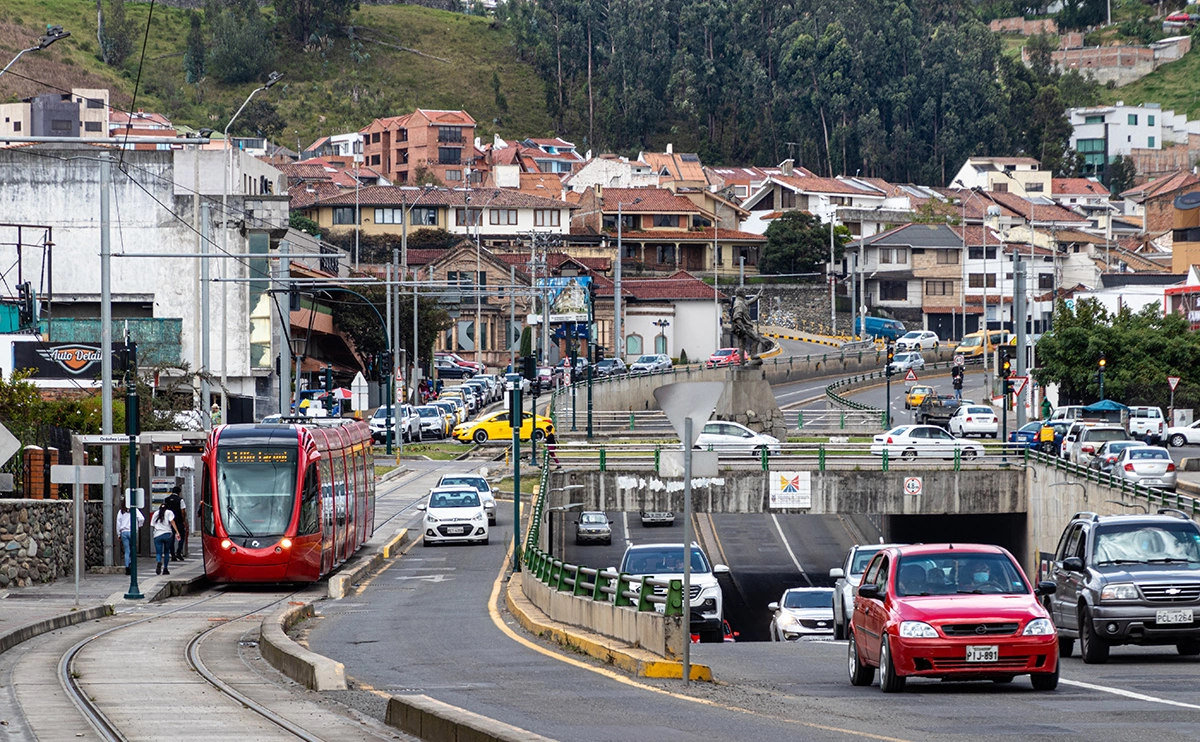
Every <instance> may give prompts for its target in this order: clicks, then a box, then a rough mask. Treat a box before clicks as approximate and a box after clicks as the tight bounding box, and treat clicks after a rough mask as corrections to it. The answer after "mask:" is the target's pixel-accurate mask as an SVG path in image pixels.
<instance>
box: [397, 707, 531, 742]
mask: <svg viewBox="0 0 1200 742" xmlns="http://www.w3.org/2000/svg"><path fill="white" fill-rule="evenodd" d="M384 722H385V723H386V724H387V725H388V726H392V727H396V728H397V729H399V730H400V731H402V732H406V733H408V734H411V735H413V736H414V737H417V738H418V739H422V740H426V741H427V742H468V741H469V742H553V740H551V739H550V738H549V737H543V736H541V735H540V734H534V733H533V732H528V731H525V730H524V729H521V728H519V727H514V726H509V725H508V724H504V723H502V722H499V721H495V720H494V719H489V718H488V717H486V716H480V715H479V714H476V713H473V712H471V711H467V710H466V709H463V708H459V707H458V706H451V705H450V704H448V703H442V702H441V701H437V700H434V699H432V698H430V697H429V696H422V695H413V696H409V695H404V696H392V697H390V698H389V699H388V704H387V711H386V712H385V715H384Z"/></svg>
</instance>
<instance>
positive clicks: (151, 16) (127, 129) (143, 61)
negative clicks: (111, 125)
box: [119, 0, 155, 164]
mask: <svg viewBox="0 0 1200 742" xmlns="http://www.w3.org/2000/svg"><path fill="white" fill-rule="evenodd" d="M154 2H155V0H150V13H149V14H148V15H147V16H146V33H145V34H144V35H143V36H142V54H141V57H139V58H138V72H137V79H136V80H134V82H133V103H132V104H130V108H133V109H134V110H137V97H138V90H139V88H140V87H141V85H142V69H143V68H144V67H145V65H146V46H147V45H148V44H149V43H150V23H151V21H153V20H154ZM131 130H132V127H129V126H127V127H125V145H128V144H129V132H130V131H131ZM119 162H120V163H121V164H124V162H125V148H124V146H122V148H121V157H120V159H119Z"/></svg>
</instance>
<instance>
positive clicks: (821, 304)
mask: <svg viewBox="0 0 1200 742" xmlns="http://www.w3.org/2000/svg"><path fill="white" fill-rule="evenodd" d="M759 288H761V289H762V296H761V297H760V298H759V300H758V317H759V320H758V321H759V324H762V325H775V326H776V327H786V328H788V329H790V330H803V331H806V332H822V331H823V332H828V328H829V286H828V285H826V284H813V283H777V284H765V285H763V286H760V287H759V286H752V287H749V288H748V289H747V292H748V293H749V292H757V291H758V290H759ZM838 319H839V321H840V320H841V318H840V317H839V318H838Z"/></svg>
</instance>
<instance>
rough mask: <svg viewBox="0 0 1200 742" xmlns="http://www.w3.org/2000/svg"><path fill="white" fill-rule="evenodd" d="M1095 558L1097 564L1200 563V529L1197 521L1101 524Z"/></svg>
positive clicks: (1098, 530) (1097, 536) (1097, 533)
mask: <svg viewBox="0 0 1200 742" xmlns="http://www.w3.org/2000/svg"><path fill="white" fill-rule="evenodd" d="M1094 558H1095V560H1096V564H1097V565H1105V564H1124V563H1139V562H1141V563H1144V562H1168V563H1169V562H1179V563H1181V564H1183V563H1187V564H1200V529H1198V528H1196V526H1195V524H1194V523H1191V522H1185V521H1180V522H1179V524H1178V525H1176V524H1174V523H1172V524H1170V525H1162V524H1153V525H1146V524H1140V525H1139V524H1132V523H1131V524H1128V525H1124V524H1122V525H1113V526H1101V527H1100V528H1097V530H1096V545H1095V550H1094Z"/></svg>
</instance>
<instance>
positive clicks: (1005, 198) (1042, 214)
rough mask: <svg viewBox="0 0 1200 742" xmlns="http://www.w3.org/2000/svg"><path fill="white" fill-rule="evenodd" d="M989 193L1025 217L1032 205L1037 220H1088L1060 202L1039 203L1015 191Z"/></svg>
mask: <svg viewBox="0 0 1200 742" xmlns="http://www.w3.org/2000/svg"><path fill="white" fill-rule="evenodd" d="M987 195H988V196H989V197H990V198H991V199H992V200H993V201H995V202H996V203H997V204H999V205H1000V206H1003V207H1004V208H1006V209H1008V210H1009V211H1012V212H1013V213H1015V214H1017V215H1019V216H1021V217H1022V218H1025V219H1028V218H1029V210H1030V207H1032V208H1033V220H1034V221H1035V222H1081V223H1082V222H1087V217H1085V216H1082V215H1080V214H1076V213H1075V212H1074V211H1071V210H1070V209H1067V208H1064V207H1062V206H1059V205H1058V204H1039V203H1036V202H1033V201H1030V200H1029V199H1027V198H1022V197H1021V196H1018V195H1017V194H1015V193H996V192H993V191H989V192H988V194H987Z"/></svg>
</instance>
